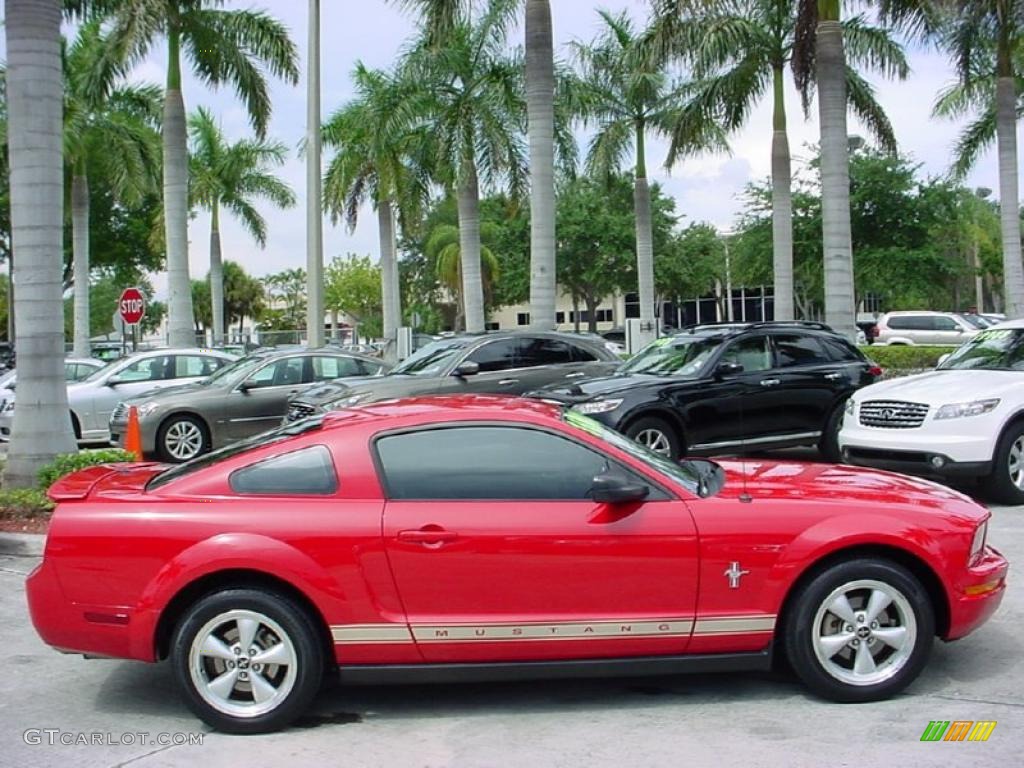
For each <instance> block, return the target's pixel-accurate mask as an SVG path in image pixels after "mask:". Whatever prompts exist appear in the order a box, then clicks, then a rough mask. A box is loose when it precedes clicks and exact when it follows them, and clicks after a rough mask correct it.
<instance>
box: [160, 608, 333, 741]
mask: <svg viewBox="0 0 1024 768" xmlns="http://www.w3.org/2000/svg"><path fill="white" fill-rule="evenodd" d="M171 663H172V664H173V666H174V674H175V677H176V678H177V681H178V685H179V686H180V688H181V690H182V691H183V693H184V696H185V701H186V703H187V704H188V706H189V708H190V709H191V710H192V711H193V712H195V713H196V715H198V716H199V717H200V718H201V719H202V720H203V721H204V722H206V723H208V724H209V725H211V726H212V727H214V728H216V729H217V730H219V731H224V732H226V733H266V732H269V731H276V730H278V729H280V728H284V727H285V726H287V725H288V724H289V723H291V722H292V721H293V720H294V719H295V718H296V717H298V716H299V715H301V714H302V713H303V712H304V711H305V709H306V708H307V707H308V706H309V703H310V702H311V701H312V699H313V696H314V695H315V694H316V692H317V691H318V690H319V688H320V682H321V679H322V677H323V664H324V659H323V654H322V652H321V650H320V644H319V643H318V642H317V634H316V630H315V628H314V627H313V624H312V622H311V620H310V618H309V617H308V616H307V615H306V613H305V612H303V611H302V610H301V609H300V608H298V607H297V606H296V605H295V604H294V603H293V602H292V601H290V600H288V599H287V598H285V597H284V596H282V595H278V594H276V593H273V592H262V591H257V590H250V589H230V590H225V591H223V592H218V593H215V594H212V595H208V596H207V597H205V598H203V599H202V600H200V601H199V602H198V603H196V604H195V605H194V606H193V607H192V609H191V610H190V611H189V612H188V613H187V614H186V616H185V617H184V618H183V620H182V621H181V622H180V623H179V624H178V627H177V629H176V631H175V633H174V637H173V639H172V642H171Z"/></svg>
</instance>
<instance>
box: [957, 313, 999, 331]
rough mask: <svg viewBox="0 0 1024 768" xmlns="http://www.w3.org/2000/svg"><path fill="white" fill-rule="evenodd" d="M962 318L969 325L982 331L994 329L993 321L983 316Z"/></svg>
mask: <svg viewBox="0 0 1024 768" xmlns="http://www.w3.org/2000/svg"><path fill="white" fill-rule="evenodd" d="M960 317H961V318H963V319H964V320H966V321H967V324H968V325H971V326H973V327H975V328H978V329H981V330H984V329H985V328H991V327H992V321H991V320H988V319H986V318H984V317H982V316H981V315H960Z"/></svg>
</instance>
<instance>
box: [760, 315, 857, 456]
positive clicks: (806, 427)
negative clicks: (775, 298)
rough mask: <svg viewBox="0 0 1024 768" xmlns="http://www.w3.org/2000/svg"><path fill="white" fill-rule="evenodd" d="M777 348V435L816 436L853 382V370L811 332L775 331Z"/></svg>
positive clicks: (773, 342)
mask: <svg viewBox="0 0 1024 768" xmlns="http://www.w3.org/2000/svg"><path fill="white" fill-rule="evenodd" d="M771 339H772V345H773V346H774V349H775V367H776V371H775V372H774V374H773V377H774V378H775V379H777V380H778V382H779V383H778V385H777V391H778V393H779V394H780V395H781V397H780V399H779V409H778V410H777V411H776V413H775V416H774V418H773V419H772V433H773V434H776V435H788V436H794V435H801V436H808V437H811V436H814V435H815V434H818V433H820V432H821V430H822V428H823V426H824V424H825V422H826V420H827V419H828V417H829V415H830V414H831V412H832V409H833V407H835V405H836V403H837V402H838V400H839V399H840V396H841V394H842V393H843V392H845V391H846V390H847V389H849V388H850V387H851V385H852V382H851V379H850V371H849V370H848V368H847V366H846V365H845V364H844V363H843V362H842V361H840V360H835V359H834V358H833V356H832V355H831V354H829V352H828V350H827V349H826V348H825V345H824V344H823V343H822V342H821V340H820V339H819V338H818V337H817V336H814V335H812V334H809V333H800V332H798V331H788V332H784V333H773V334H771Z"/></svg>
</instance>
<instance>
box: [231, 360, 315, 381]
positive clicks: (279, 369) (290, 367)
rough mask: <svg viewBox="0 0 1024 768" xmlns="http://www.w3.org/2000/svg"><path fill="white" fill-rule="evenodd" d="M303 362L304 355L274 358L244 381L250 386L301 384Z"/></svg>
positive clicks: (304, 361)
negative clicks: (281, 358)
mask: <svg viewBox="0 0 1024 768" xmlns="http://www.w3.org/2000/svg"><path fill="white" fill-rule="evenodd" d="M305 363H306V359H305V358H304V357H286V358H284V359H283V360H276V361H274V362H273V363H270V364H269V365H265V366H263V367H262V368H260V369H259V370H258V371H256V373H254V374H253V375H252V376H250V377H249V378H248V379H246V382H247V383H248V385H249V386H250V387H284V386H287V385H289V384H301V383H302V369H303V367H304V366H305Z"/></svg>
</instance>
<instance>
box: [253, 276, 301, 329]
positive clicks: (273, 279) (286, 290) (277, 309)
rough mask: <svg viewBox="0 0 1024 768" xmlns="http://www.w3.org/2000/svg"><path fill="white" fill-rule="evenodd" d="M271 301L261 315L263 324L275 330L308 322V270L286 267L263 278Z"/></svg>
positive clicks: (296, 327) (297, 326)
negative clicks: (270, 325) (269, 325)
mask: <svg viewBox="0 0 1024 768" xmlns="http://www.w3.org/2000/svg"><path fill="white" fill-rule="evenodd" d="M263 285H264V287H265V288H266V292H267V297H268V299H269V301H268V302H267V306H266V307H265V309H264V311H263V314H262V315H261V316H260V318H261V325H267V324H272V325H273V326H274V329H275V330H294V329H298V328H301V327H303V326H304V325H305V322H306V270H304V269H286V270H283V271H281V272H277V273H275V274H272V275H267V276H266V277H264V278H263Z"/></svg>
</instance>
